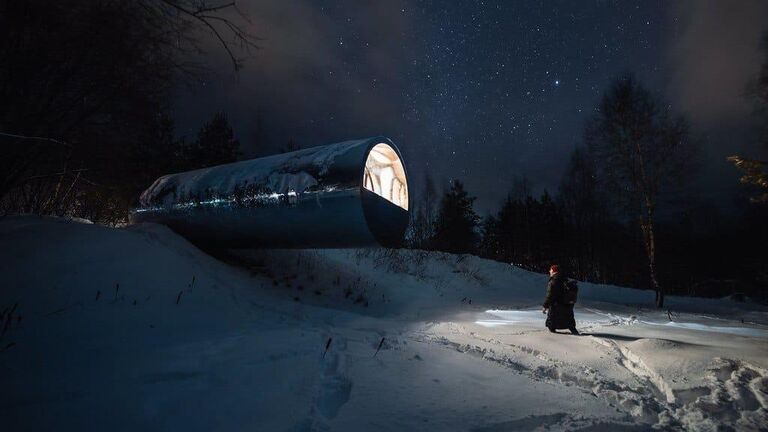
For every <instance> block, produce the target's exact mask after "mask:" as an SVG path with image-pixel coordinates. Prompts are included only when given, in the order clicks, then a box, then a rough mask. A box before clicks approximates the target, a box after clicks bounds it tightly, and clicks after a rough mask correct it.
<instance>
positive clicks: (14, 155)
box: [0, 0, 259, 213]
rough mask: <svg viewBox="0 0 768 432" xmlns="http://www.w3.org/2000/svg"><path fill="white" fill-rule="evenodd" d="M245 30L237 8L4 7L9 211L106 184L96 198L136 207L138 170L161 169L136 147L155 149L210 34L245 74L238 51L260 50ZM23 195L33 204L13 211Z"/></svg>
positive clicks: (114, 0) (152, 0) (45, 208)
mask: <svg viewBox="0 0 768 432" xmlns="http://www.w3.org/2000/svg"><path fill="white" fill-rule="evenodd" d="M247 25H248V20H247V17H245V16H244V15H243V14H241V13H240V12H239V11H238V10H237V8H236V5H235V3H234V2H229V3H216V4H214V3H212V2H210V1H204V0H109V1H100V2H92V1H88V0H72V1H67V2H49V1H45V0H26V1H23V2H17V1H12V0H0V100H2V101H3V103H2V104H0V150H2V157H0V204H2V205H3V207H6V209H7V210H10V211H30V209H35V210H34V211H35V212H41V213H56V212H59V211H61V209H62V208H65V207H68V206H69V205H68V204H67V205H65V202H70V201H71V200H72V197H74V196H84V195H82V194H80V192H82V190H81V189H82V188H81V187H87V188H90V189H93V188H96V187H98V188H101V190H100V191H99V193H96V194H92V195H93V196H99V197H109V196H119V200H120V201H121V202H122V203H123V204H122V206H123V207H124V208H125V209H127V208H128V207H129V206H130V203H129V202H128V200H129V198H128V197H134V196H135V195H136V191H135V188H136V182H135V179H136V177H137V176H136V175H135V174H136V172H135V171H134V172H132V171H131V170H135V169H139V170H141V172H145V171H148V168H147V167H148V166H149V165H152V166H154V164H147V163H146V161H133V160H132V157H133V155H134V154H136V153H137V152H136V151H135V149H136V147H137V146H139V145H142V143H149V142H151V140H152V135H153V134H154V131H153V128H154V126H153V124H154V123H156V122H155V118H156V117H157V116H158V115H160V114H162V113H164V112H167V110H168V107H169V105H170V99H171V97H172V88H173V85H174V84H175V83H178V82H179V81H180V80H191V79H194V78H196V76H197V75H196V74H197V73H198V72H200V71H201V70H202V69H203V67H202V66H201V63H200V62H199V61H197V60H196V59H195V55H196V54H198V53H200V52H201V51H202V46H203V44H202V39H201V38H203V37H204V36H203V35H204V34H205V33H206V32H207V33H208V34H210V35H212V37H213V38H214V39H215V40H217V41H218V42H219V43H220V45H221V46H222V47H223V49H224V50H225V51H226V52H227V54H228V56H229V58H230V60H231V61H232V65H233V70H234V71H237V70H239V69H240V67H242V58H240V57H239V56H238V54H239V53H241V52H243V51H245V52H249V50H250V49H255V48H258V46H257V42H258V40H259V39H258V38H257V37H255V36H253V35H252V34H251V33H249V31H248V27H247ZM167 159H172V158H171V157H168V158H167ZM134 162H135V163H134ZM160 173H162V171H161V172H159V173H157V174H158V175H159V174H160ZM29 182H32V183H33V184H28V183H29ZM70 184H74V186H73V187H70V186H69V185H70ZM11 194H14V197H11V196H10V195H11ZM34 194H47V195H48V196H47V197H46V196H34V197H33V196H32V195H34ZM18 196H26V197H27V198H28V199H24V200H23V201H24V202H25V203H26V204H24V205H20V206H18V208H16V209H12V208H8V207H7V206H5V204H9V205H10V206H11V207H12V206H13V204H14V203H17V202H21V201H20V200H19V199H17V197H18ZM99 199H101V198H99ZM53 209H59V210H55V211H54V210H53Z"/></svg>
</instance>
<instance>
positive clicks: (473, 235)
mask: <svg viewBox="0 0 768 432" xmlns="http://www.w3.org/2000/svg"><path fill="white" fill-rule="evenodd" d="M474 201H475V198H474V197H470V196H469V194H467V191H465V190H464V185H463V184H462V183H461V182H460V181H458V180H454V181H453V182H452V183H451V189H450V190H449V191H448V192H447V193H446V194H445V195H444V196H443V199H442V201H441V202H440V208H439V211H438V214H437V218H436V220H435V232H434V236H433V237H432V242H431V243H432V246H433V248H434V249H436V250H441V251H444V252H450V253H472V252H474V250H475V248H476V246H477V241H478V235H477V232H476V231H475V230H476V228H477V226H478V223H479V222H480V217H479V216H478V215H477V213H475V211H474V209H473V208H472V204H473V203H474Z"/></svg>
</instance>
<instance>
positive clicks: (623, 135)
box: [584, 75, 694, 308]
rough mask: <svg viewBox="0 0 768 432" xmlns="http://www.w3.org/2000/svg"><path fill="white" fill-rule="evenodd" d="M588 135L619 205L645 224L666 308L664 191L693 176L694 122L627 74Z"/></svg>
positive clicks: (601, 175)
mask: <svg viewBox="0 0 768 432" xmlns="http://www.w3.org/2000/svg"><path fill="white" fill-rule="evenodd" d="M584 137H585V142H586V144H587V146H588V148H589V150H590V153H591V155H592V157H594V158H595V161H596V165H595V166H596V168H597V178H598V180H599V181H600V182H601V183H602V184H603V185H604V186H605V187H606V190H607V191H608V196H609V197H610V198H611V199H612V200H614V202H615V203H616V204H617V208H618V209H621V210H622V211H623V212H624V213H625V214H626V215H627V216H629V217H630V219H632V220H636V221H637V223H638V225H639V227H640V231H641V234H642V241H643V245H644V246H645V252H646V257H647V259H648V273H649V277H650V282H651V285H652V287H653V289H654V290H655V291H656V306H657V307H659V308H661V307H663V305H664V290H663V288H662V286H661V284H660V283H659V281H658V278H657V254H656V232H655V230H654V224H655V220H656V216H657V212H658V207H659V205H660V198H661V197H662V195H663V194H665V193H668V192H670V191H671V189H673V188H675V187H677V186H679V185H680V184H681V183H682V182H683V181H684V180H685V178H686V177H688V176H690V170H691V168H692V164H691V156H692V150H693V148H694V145H693V144H694V143H693V141H692V139H691V137H690V133H689V127H688V123H687V122H686V121H685V119H684V118H682V117H679V116H678V117H676V116H674V115H673V114H672V113H671V112H670V111H669V105H668V104H667V103H664V102H662V101H660V100H659V99H657V98H656V97H654V96H653V95H651V93H650V92H648V90H646V89H645V88H643V87H642V86H641V85H640V84H639V83H638V82H637V81H636V80H635V78H634V77H633V76H632V75H627V76H623V77H620V78H618V79H616V80H614V82H613V83H612V84H611V87H610V88H609V89H608V91H607V92H606V94H605V95H604V96H603V99H602V101H601V102H600V104H599V107H598V110H597V113H596V114H595V116H594V117H593V118H592V119H591V120H590V121H589V122H588V124H587V126H586V128H585V135H584Z"/></svg>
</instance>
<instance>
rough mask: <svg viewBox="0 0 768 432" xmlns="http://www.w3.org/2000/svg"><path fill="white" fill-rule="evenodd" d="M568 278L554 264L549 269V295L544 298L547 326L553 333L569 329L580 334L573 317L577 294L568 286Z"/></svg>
mask: <svg viewBox="0 0 768 432" xmlns="http://www.w3.org/2000/svg"><path fill="white" fill-rule="evenodd" d="M566 281H567V278H566V277H565V274H564V272H562V271H561V270H560V266H558V265H557V264H553V265H552V266H551V267H550V268H549V282H548V283H547V295H546V297H545V298H544V305H543V306H544V310H543V311H542V312H543V313H544V314H546V315H547V321H546V323H545V325H546V326H547V328H548V329H549V331H551V332H552V333H557V331H556V330H559V329H568V330H570V331H571V333H572V334H575V335H577V334H579V332H578V330H576V320H575V318H574V317H573V306H574V304H575V303H576V297H575V292H573V293H570V292H569V291H570V290H571V289H573V290H575V288H570V287H569V286H568V285H567V282H566Z"/></svg>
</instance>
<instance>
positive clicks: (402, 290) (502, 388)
mask: <svg viewBox="0 0 768 432" xmlns="http://www.w3.org/2000/svg"><path fill="white" fill-rule="evenodd" d="M545 282H546V277H545V276H544V275H540V274H535V273H530V272H527V271H525V270H522V269H519V268H517V267H513V266H510V265H505V264H502V263H497V262H492V261H487V260H482V259H479V258H476V257H472V256H457V255H450V254H442V253H426V252H421V251H387V250H377V249H371V250H323V251H291V250H260V251H247V252H242V253H238V254H228V255H223V256H219V257H218V258H213V257H211V256H209V255H207V254H205V253H204V252H202V251H200V250H198V249H196V248H195V247H194V246H192V245H190V244H189V243H188V242H187V241H185V240H184V239H182V238H180V237H178V236H177V235H175V234H174V233H173V232H171V231H170V230H168V229H167V228H165V227H162V226H159V225H153V224H144V225H138V226H132V227H127V228H121V229H113V228H107V227H103V226H98V225H89V224H84V223H77V222H74V221H65V220H60V219H53V218H38V217H8V218H5V219H3V220H1V221H0V287H2V288H1V289H0V311H1V312H3V314H4V315H3V317H4V318H7V315H8V312H7V311H8V310H10V309H11V308H13V306H14V304H15V305H16V309H15V312H14V314H13V317H12V319H11V320H10V324H9V325H8V326H7V328H6V331H5V333H4V334H3V335H2V336H1V337H0V417H2V419H3V423H2V424H3V429H4V430H82V429H87V430H94V429H95V430H138V429H142V430H179V429H183V430H193V431H194V430H201V431H202V430H270V431H272V430H276V431H281V430H286V431H315V430H320V431H323V430H342V431H345V430H392V431H400V430H447V431H454V430H457V431H458V430H474V431H500V430H593V431H594V430H610V431H622V430H652V429H663V430H670V429H671V430H692V431H714V430H734V429H735V430H766V429H768V356H767V355H766V354H768V344H766V339H767V338H768V309H767V308H766V307H764V306H760V305H755V304H750V303H738V302H734V301H731V300H713V299H691V298H681V297H670V298H669V299H668V302H669V307H670V311H669V312H668V311H666V310H664V311H657V310H655V309H653V308H652V303H653V294H652V293H651V292H649V291H638V290H631V289H626V288H620V287H614V286H605V285H593V284H587V283H582V284H580V297H581V298H580V301H579V303H578V304H577V308H576V320H577V326H578V328H579V329H580V331H582V333H583V334H584V335H583V336H578V337H577V336H570V335H566V334H551V333H549V332H548V331H546V330H545V329H543V322H544V319H545V316H544V315H543V314H542V313H541V310H540V306H539V305H540V302H541V300H542V297H543V294H544V285H545ZM18 316H21V317H22V320H21V321H18V318H17V317H18ZM670 318H671V320H670ZM4 324H5V321H2V325H3V327H5V325H4ZM329 338H330V339H331V343H330V345H328V346H329V349H328V351H327V352H325V353H324V349H325V346H326V344H328V340H329ZM382 339H383V343H382ZM380 345H381V349H380V350H379V352H378V353H377V352H376V350H377V348H378V347H379V346H380Z"/></svg>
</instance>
